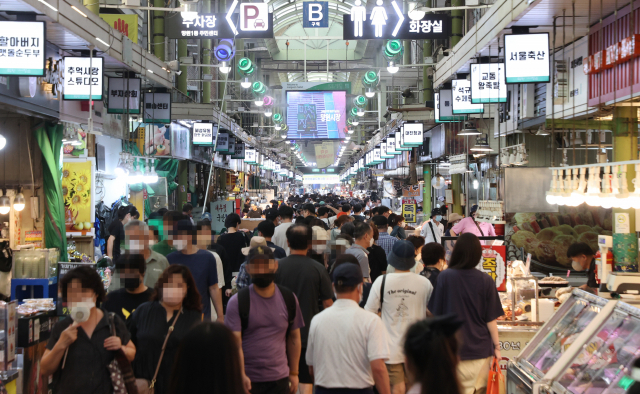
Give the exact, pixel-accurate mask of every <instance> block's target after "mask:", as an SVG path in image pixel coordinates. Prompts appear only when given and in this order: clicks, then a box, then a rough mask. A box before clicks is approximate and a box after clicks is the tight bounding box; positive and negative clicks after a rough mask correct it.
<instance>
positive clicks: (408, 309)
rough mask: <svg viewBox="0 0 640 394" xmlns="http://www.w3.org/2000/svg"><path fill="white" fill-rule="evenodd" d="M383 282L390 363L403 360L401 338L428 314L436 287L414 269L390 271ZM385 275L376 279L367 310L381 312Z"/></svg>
mask: <svg viewBox="0 0 640 394" xmlns="http://www.w3.org/2000/svg"><path fill="white" fill-rule="evenodd" d="M386 276H387V280H386V282H385V284H384V301H383V305H382V322H383V323H384V328H385V330H386V331H387V334H388V335H387V339H388V341H389V350H390V354H389V360H387V364H400V363H403V362H404V354H403V353H402V347H403V344H402V341H403V339H404V334H405V333H406V332H407V329H408V328H409V326H410V325H411V324H413V323H415V322H416V321H418V320H421V319H424V318H426V317H427V304H428V302H429V297H431V292H432V291H433V286H432V285H431V282H429V279H427V278H425V277H424V276H421V275H416V274H414V273H412V272H403V273H394V274H387V275H386ZM383 278H384V275H381V276H379V277H378V278H376V281H375V282H374V283H373V286H372V287H371V293H370V294H369V299H368V300H367V304H366V305H365V306H364V309H366V310H368V311H369V312H374V313H376V312H378V309H380V287H381V286H382V279H383Z"/></svg>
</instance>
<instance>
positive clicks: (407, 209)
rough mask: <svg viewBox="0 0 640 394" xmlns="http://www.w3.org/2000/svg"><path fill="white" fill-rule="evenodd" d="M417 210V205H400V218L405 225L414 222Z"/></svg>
mask: <svg viewBox="0 0 640 394" xmlns="http://www.w3.org/2000/svg"><path fill="white" fill-rule="evenodd" d="M417 208H418V206H417V204H402V217H404V221H405V222H406V223H415V222H416V214H417V211H418V209H417Z"/></svg>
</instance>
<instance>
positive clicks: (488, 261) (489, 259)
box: [476, 245, 507, 291]
mask: <svg viewBox="0 0 640 394" xmlns="http://www.w3.org/2000/svg"><path fill="white" fill-rule="evenodd" d="M476 268H477V269H478V270H480V271H482V272H486V273H487V275H489V276H490V277H491V279H493V280H494V281H495V282H496V288H497V289H498V291H506V290H507V249H506V246H504V245H482V257H481V258H480V262H479V263H478V265H477V266H476Z"/></svg>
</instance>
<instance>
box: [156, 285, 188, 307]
mask: <svg viewBox="0 0 640 394" xmlns="http://www.w3.org/2000/svg"><path fill="white" fill-rule="evenodd" d="M184 296H185V292H184V290H182V289H181V288H179V287H165V288H163V289H162V301H164V302H165V303H167V304H169V305H176V304H181V303H182V300H184Z"/></svg>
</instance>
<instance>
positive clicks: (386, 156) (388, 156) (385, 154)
mask: <svg viewBox="0 0 640 394" xmlns="http://www.w3.org/2000/svg"><path fill="white" fill-rule="evenodd" d="M387 149H388V148H387V143H386V142H385V141H382V142H381V143H380V157H381V158H383V159H391V158H393V155H392V154H389V153H388V152H387Z"/></svg>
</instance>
